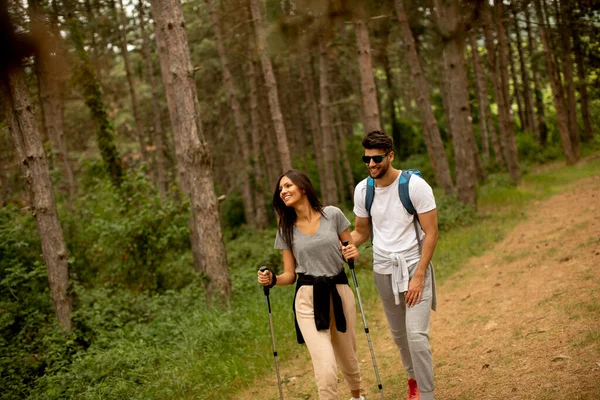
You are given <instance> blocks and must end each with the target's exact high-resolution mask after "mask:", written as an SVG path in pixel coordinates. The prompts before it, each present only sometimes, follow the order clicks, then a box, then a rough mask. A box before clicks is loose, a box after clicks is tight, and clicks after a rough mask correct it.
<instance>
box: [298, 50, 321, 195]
mask: <svg viewBox="0 0 600 400" xmlns="http://www.w3.org/2000/svg"><path fill="white" fill-rule="evenodd" d="M306 55H307V57H306V58H307V62H306V65H308V68H309V69H308V71H306V69H305V67H304V64H305V63H304V62H303V61H304V60H302V61H300V62H299V63H298V68H299V70H300V80H301V81H302V87H303V89H304V90H303V91H304V98H305V100H304V101H305V102H306V105H307V112H308V119H309V121H310V133H311V135H312V142H313V148H314V152H315V162H316V164H317V170H318V172H319V183H320V184H321V185H322V184H323V183H322V182H325V176H324V175H323V173H324V172H325V163H324V161H323V140H322V135H321V127H320V125H319V107H318V105H317V100H316V96H315V92H314V80H313V73H312V57H311V55H310V53H308V52H307V53H306Z"/></svg>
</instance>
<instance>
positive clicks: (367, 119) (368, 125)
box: [354, 18, 381, 132]
mask: <svg viewBox="0 0 600 400" xmlns="http://www.w3.org/2000/svg"><path fill="white" fill-rule="evenodd" d="M354 32H355V33H356V46H357V50H358V70H359V72H360V91H361V94H362V96H361V98H362V106H363V116H364V122H363V124H364V128H365V132H372V131H380V130H381V123H380V119H379V106H378V104H377V88H376V87H375V78H374V77H373V63H372V61H371V44H370V42H369V29H368V28H367V24H365V21H364V19H362V18H357V19H355V20H354Z"/></svg>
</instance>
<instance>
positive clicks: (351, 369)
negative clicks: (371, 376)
mask: <svg viewBox="0 0 600 400" xmlns="http://www.w3.org/2000/svg"><path fill="white" fill-rule="evenodd" d="M336 287H337V290H338V293H339V294H340V297H341V298H342V305H343V307H344V316H345V318H346V332H345V333H342V332H338V331H337V329H336V328H335V317H334V315H333V303H330V304H331V305H330V307H331V312H330V313H329V314H330V316H331V317H330V321H329V330H323V331H317V328H316V325H315V313H314V307H313V287H312V286H310V285H306V286H302V287H300V288H299V289H298V293H297V294H296V319H297V321H298V326H299V327H300V331H301V332H302V336H303V337H304V341H305V342H306V347H308V351H309V353H310V357H311V359H312V363H313V369H314V371H315V379H316V382H317V388H318V389H319V398H320V400H338V395H337V365H336V360H337V364H339V366H340V369H341V371H342V374H343V375H344V379H346V383H347V384H348V389H350V390H358V389H360V371H359V367H358V359H357V358H356V304H355V303H354V294H353V293H352V289H350V286H348V285H336Z"/></svg>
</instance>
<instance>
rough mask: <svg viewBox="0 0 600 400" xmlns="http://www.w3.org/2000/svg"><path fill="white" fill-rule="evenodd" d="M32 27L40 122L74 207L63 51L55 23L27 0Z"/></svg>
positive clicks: (69, 200) (35, 2)
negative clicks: (36, 46) (37, 46)
mask: <svg viewBox="0 0 600 400" xmlns="http://www.w3.org/2000/svg"><path fill="white" fill-rule="evenodd" d="M29 10H30V16H31V31H32V35H33V37H35V38H38V39H39V40H41V43H40V49H41V51H40V52H39V53H38V55H37V56H36V72H37V73H38V82H39V97H40V106H41V109H42V116H43V125H44V126H45V128H46V133H47V134H48V138H49V139H50V141H51V142H52V148H53V151H54V152H55V153H56V155H57V158H58V160H59V161H60V163H61V165H62V168H61V170H62V174H63V178H64V180H65V182H64V184H65V185H66V188H67V195H68V197H67V202H68V205H69V207H70V208H72V207H73V200H74V196H75V179H74V178H73V169H72V168H71V163H70V162H69V157H68V150H67V143H66V140H65V130H64V118H63V117H64V114H63V111H64V109H63V106H64V104H63V94H64V85H65V81H66V76H65V73H66V68H67V65H66V61H65V59H64V57H65V51H64V49H63V48H62V43H61V41H62V39H61V37H60V32H59V30H58V26H57V25H56V24H55V23H53V22H49V24H48V25H46V23H45V21H44V16H43V13H42V10H41V9H40V5H39V2H38V1H37V0H36V1H33V0H30V1H29Z"/></svg>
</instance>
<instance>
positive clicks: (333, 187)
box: [319, 38, 339, 206]
mask: <svg viewBox="0 0 600 400" xmlns="http://www.w3.org/2000/svg"><path fill="white" fill-rule="evenodd" d="M323 40H324V39H323V38H320V40H319V49H320V52H319V89H320V99H321V100H320V104H319V106H320V110H321V114H320V115H321V132H322V134H323V148H322V150H321V151H322V152H323V160H324V162H323V164H324V166H325V169H324V171H323V178H324V181H322V182H321V197H322V199H323V204H327V205H333V206H335V205H337V204H338V187H337V184H336V180H335V175H334V173H335V168H339V166H338V165H336V159H337V157H336V153H337V148H336V145H335V135H334V132H333V128H332V126H331V110H330V107H331V102H330V100H329V54H328V44H327V43H324V42H323Z"/></svg>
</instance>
